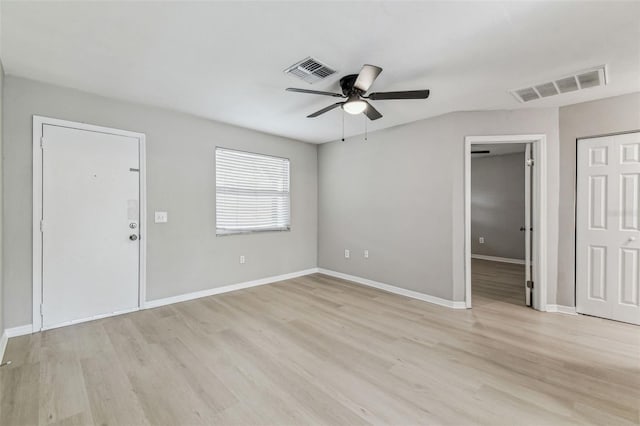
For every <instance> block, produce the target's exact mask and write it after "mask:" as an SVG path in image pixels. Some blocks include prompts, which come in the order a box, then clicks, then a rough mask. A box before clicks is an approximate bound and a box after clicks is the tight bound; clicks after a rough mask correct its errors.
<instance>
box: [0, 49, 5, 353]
mask: <svg viewBox="0 0 640 426" xmlns="http://www.w3.org/2000/svg"><path fill="white" fill-rule="evenodd" d="M3 88H4V69H3V68H2V61H0V336H2V334H3V333H4V324H5V321H4V307H3V302H2V301H3V300H4V280H3V279H2V277H3V275H4V263H3V261H2V258H3V256H4V253H3V248H4V244H3V238H2V237H3V230H4V223H3V219H2V213H3V210H4V207H3V204H2V199H3V196H2V194H3V185H2V174H3V173H2V170H3V167H2V163H3V161H2V158H3V152H2V121H3V118H4V114H3V112H4V111H3V109H2V104H3V102H4V90H3ZM1 357H2V356H1V355H0V358H1ZM0 362H2V359H0Z"/></svg>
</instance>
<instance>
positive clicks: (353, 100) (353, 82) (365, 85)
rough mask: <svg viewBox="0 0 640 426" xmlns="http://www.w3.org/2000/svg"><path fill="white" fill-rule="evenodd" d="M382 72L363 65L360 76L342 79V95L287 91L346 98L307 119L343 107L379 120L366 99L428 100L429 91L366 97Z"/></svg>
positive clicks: (350, 111)
mask: <svg viewBox="0 0 640 426" xmlns="http://www.w3.org/2000/svg"><path fill="white" fill-rule="evenodd" d="M381 72H382V68H380V67H377V66H375V65H368V64H367V65H363V66H362V69H361V70H360V73H359V74H350V75H345V76H344V77H342V78H341V79H340V87H341V88H342V93H332V92H322V91H319V90H307V89H297V88H294V87H289V88H288V89H287V91H289V92H298V93H310V94H312V95H324V96H332V97H334V98H345V99H347V100H346V101H342V102H336V103H335V104H333V105H329V106H328V107H326V108H322V109H321V110H319V111H316V112H314V113H313V114H310V115H308V116H307V118H315V117H318V116H319V115H322V114H324V113H325V112H328V111H331V110H332V109H335V108H338V107H341V108H342V109H343V110H344V111H345V112H348V113H349V114H354V115H355V114H360V113H364V115H366V116H367V117H368V118H369V120H377V119H378V118H382V114H380V112H379V111H378V110H377V109H375V108H374V107H373V106H372V105H371V104H370V103H369V102H367V101H366V99H370V100H372V101H384V100H389V99H427V98H428V97H429V91H428V90H406V91H402V92H374V93H369V94H368V95H365V93H366V92H367V91H368V90H369V88H370V87H371V85H372V84H373V82H374V81H375V80H376V78H378V75H380V73H381Z"/></svg>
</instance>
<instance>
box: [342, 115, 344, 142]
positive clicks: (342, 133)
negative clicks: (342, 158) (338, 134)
mask: <svg viewBox="0 0 640 426" xmlns="http://www.w3.org/2000/svg"><path fill="white" fill-rule="evenodd" d="M342 142H344V110H342Z"/></svg>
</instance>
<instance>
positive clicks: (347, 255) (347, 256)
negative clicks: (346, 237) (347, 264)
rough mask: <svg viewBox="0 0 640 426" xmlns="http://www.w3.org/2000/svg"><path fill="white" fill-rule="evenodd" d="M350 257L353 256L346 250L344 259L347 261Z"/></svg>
mask: <svg viewBox="0 0 640 426" xmlns="http://www.w3.org/2000/svg"><path fill="white" fill-rule="evenodd" d="M350 256H351V253H350V252H349V250H346V249H345V251H344V258H345V259H348V258H349V257H350Z"/></svg>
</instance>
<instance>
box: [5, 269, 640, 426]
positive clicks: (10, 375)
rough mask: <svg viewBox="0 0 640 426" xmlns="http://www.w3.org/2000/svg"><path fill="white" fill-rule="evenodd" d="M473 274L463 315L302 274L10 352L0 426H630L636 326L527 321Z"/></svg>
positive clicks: (484, 273) (38, 340)
mask: <svg viewBox="0 0 640 426" xmlns="http://www.w3.org/2000/svg"><path fill="white" fill-rule="evenodd" d="M479 262H482V261H479ZM479 262H474V266H476V267H477V268H474V269H477V270H478V274H477V276H476V277H474V286H475V287H477V288H476V290H477V291H476V294H475V295H474V297H475V299H474V300H475V303H476V305H475V307H474V309H473V310H452V309H448V308H444V307H439V306H436V305H432V304H429V303H426V302H421V301H417V300H412V299H408V298H405V297H401V296H397V295H392V294H388V293H384V292H381V291H378V290H375V289H370V288H366V287H361V286H358V285H355V284H351V283H349V282H346V281H342V280H338V279H334V278H329V277H327V276H323V275H313V276H307V277H302V278H297V279H293V280H288V281H284V282H280V283H276V284H271V285H265V286H261V287H256V288H252V289H248V290H243V291H237V292H234V293H227V294H223V295H217V296H212V297H207V298H203V299H198V300H194V301H190V302H184V303H179V304H175V305H171V306H166V307H162V308H157V309H152V310H146V311H141V312H136V313H132V314H127V315H122V316H118V317H113V318H109V319H104V320H99V321H94V322H91V323H85V324H80V325H76V326H71V327H65V328H61V329H56V330H50V331H47V332H44V333H38V334H34V335H31V336H23V337H18V338H13V339H11V340H10V341H9V344H8V347H7V351H6V354H5V360H11V361H12V362H13V363H12V364H11V365H10V366H7V367H2V368H0V392H1V395H0V424H1V425H32V424H34V425H35V424H41V425H45V424H56V425H92V424H95V425H115V424H126V425H146V424H159V425H160V424H162V425H178V424H194V425H199V424H242V425H257V424H265V425H302V424H330V425H357V424H393V425H414V424H415V425H417V424H453V425H466V424H477V423H482V424H504V425H513V424H535V425H548V424H569V423H572V424H574V423H583V424H584V423H594V424H602V425H604V424H606V425H617V424H633V423H636V424H637V423H638V422H640V418H639V407H640V404H639V403H640V329H639V328H638V327H635V326H632V325H627V324H622V323H617V322H613V321H606V320H601V319H597V318H592V317H585V316H567V315H562V314H550V313H540V312H536V311H533V310H531V309H529V308H526V307H524V306H523V305H522V304H521V303H520V304H518V303H514V302H513V300H515V299H514V297H504V294H501V293H500V291H499V290H498V288H499V287H500V285H498V284H496V283H503V284H504V285H508V283H509V282H511V281H512V279H514V277H519V273H518V272H517V270H515V269H513V268H509V267H506V269H505V268H503V267H502V268H498V269H495V272H494V274H495V277H494V279H493V281H492V280H491V279H489V275H490V272H488V265H486V264H482V263H479ZM514 268H517V267H514ZM492 283H493V284H492Z"/></svg>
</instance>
